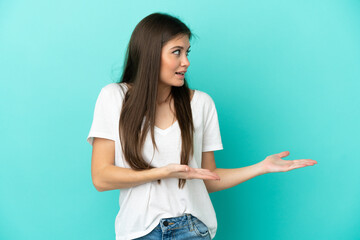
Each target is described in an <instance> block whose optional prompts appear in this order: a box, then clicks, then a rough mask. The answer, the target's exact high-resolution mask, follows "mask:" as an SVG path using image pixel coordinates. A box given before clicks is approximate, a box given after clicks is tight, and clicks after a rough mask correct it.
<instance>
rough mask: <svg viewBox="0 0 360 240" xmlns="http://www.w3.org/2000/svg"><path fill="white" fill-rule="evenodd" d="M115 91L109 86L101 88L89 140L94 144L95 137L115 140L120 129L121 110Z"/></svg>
mask: <svg viewBox="0 0 360 240" xmlns="http://www.w3.org/2000/svg"><path fill="white" fill-rule="evenodd" d="M117 105H118V103H117V102H116V98H115V96H114V91H111V89H109V88H108V87H104V88H102V89H101V91H100V93H99V95H98V98H97V100H96V104H95V110H94V115H93V121H92V124H91V128H90V132H89V135H88V137H87V142H88V143H90V144H91V145H93V141H94V137H99V138H106V139H110V140H113V141H115V139H116V136H117V129H118V120H119V116H118V115H119V114H120V113H119V111H118V109H117Z"/></svg>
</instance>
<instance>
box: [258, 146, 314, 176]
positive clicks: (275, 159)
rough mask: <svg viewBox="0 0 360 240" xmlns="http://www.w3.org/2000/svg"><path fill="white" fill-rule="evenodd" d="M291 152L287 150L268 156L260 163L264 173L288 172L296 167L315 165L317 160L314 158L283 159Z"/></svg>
mask: <svg viewBox="0 0 360 240" xmlns="http://www.w3.org/2000/svg"><path fill="white" fill-rule="evenodd" d="M289 154H290V152H289V151H285V152H281V153H278V154H274V155H270V156H267V157H266V158H265V159H264V160H263V161H261V162H260V163H259V165H260V166H261V168H262V169H261V170H262V172H263V173H272V172H287V171H290V170H293V169H296V168H302V167H306V166H313V165H315V164H317V161H315V160H312V159H297V160H283V159H281V158H284V157H287V156H289Z"/></svg>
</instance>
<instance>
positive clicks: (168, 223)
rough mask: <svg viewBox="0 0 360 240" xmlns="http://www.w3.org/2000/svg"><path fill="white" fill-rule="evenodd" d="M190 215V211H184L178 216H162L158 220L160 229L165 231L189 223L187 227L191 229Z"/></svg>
mask: <svg viewBox="0 0 360 240" xmlns="http://www.w3.org/2000/svg"><path fill="white" fill-rule="evenodd" d="M191 216H192V215H191V214H190V213H184V215H182V216H179V217H171V218H162V219H161V220H160V227H161V230H162V231H163V232H165V231H168V230H173V229H176V228H181V227H184V226H187V225H189V228H190V229H192V222H191Z"/></svg>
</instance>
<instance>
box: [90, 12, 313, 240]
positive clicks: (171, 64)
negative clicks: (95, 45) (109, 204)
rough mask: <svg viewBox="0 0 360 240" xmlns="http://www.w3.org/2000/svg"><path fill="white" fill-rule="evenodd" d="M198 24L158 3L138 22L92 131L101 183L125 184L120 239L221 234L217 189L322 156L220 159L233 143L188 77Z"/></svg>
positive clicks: (102, 186) (94, 166)
mask: <svg viewBox="0 0 360 240" xmlns="http://www.w3.org/2000/svg"><path fill="white" fill-rule="evenodd" d="M191 37H192V33H191V31H190V30H189V28H188V27H187V26H186V25H185V24H184V23H182V22H181V21H180V20H179V19H177V18H175V17H173V16H170V15H168V14H162V13H154V14H151V15H149V16H147V17H145V18H144V19H143V20H141V21H140V22H139V24H138V25H137V26H136V27H135V29H134V31H133V33H132V35H131V39H130V42H129V45H128V49H127V54H126V55H127V56H126V64H125V68H124V71H123V74H122V76H121V79H120V81H119V82H117V83H111V84H108V85H106V86H105V87H103V88H102V89H101V91H100V94H99V96H98V99H97V102H96V105H95V111H94V118H93V123H92V126H91V129H90V133H89V135H88V139H87V140H88V142H89V143H90V144H92V146H93V151H92V163H91V173H92V180H93V184H94V186H95V188H96V189H97V190H98V191H109V190H114V189H120V197H119V204H120V210H119V212H118V214H117V216H116V220H115V232H116V239H117V240H120V239H212V238H214V236H215V233H216V229H217V221H216V215H215V211H214V208H213V205H212V203H211V200H210V197H209V193H210V192H215V191H220V190H223V189H227V188H230V187H233V186H236V185H238V184H240V183H242V182H244V181H247V180H249V179H251V178H253V177H255V176H258V175H261V174H265V173H269V172H284V171H289V170H292V169H295V168H300V167H304V166H308V165H314V164H315V163H316V161H314V160H311V159H300V160H294V161H289V160H282V159H281V158H283V157H286V156H288V155H289V152H282V153H279V154H274V155H271V156H268V157H267V158H266V159H265V160H263V161H261V162H259V163H257V164H255V165H252V166H248V167H243V168H238V169H218V168H216V164H215V160H214V152H213V151H215V150H221V149H223V146H222V142H221V136H220V128H219V123H218V116H217V111H216V108H215V104H214V101H213V100H212V98H211V97H210V96H209V95H208V94H207V93H205V92H202V91H199V90H191V89H189V88H188V85H187V82H186V80H185V77H184V76H185V73H186V71H187V69H188V67H189V65H190V63H189V60H188V58H187V56H188V53H189V52H190V50H189V48H190V43H189V41H190V40H191Z"/></svg>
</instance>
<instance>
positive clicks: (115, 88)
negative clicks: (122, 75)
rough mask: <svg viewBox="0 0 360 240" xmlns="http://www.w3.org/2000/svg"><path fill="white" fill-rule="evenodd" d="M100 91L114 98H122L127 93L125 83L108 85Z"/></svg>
mask: <svg viewBox="0 0 360 240" xmlns="http://www.w3.org/2000/svg"><path fill="white" fill-rule="evenodd" d="M101 91H105V92H106V93H107V94H110V95H113V96H115V97H123V96H124V95H125V93H126V91H127V85H126V84H125V83H121V82H120V83H117V82H116V83H109V84H107V85H105V86H104V87H103V88H102V89H101Z"/></svg>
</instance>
